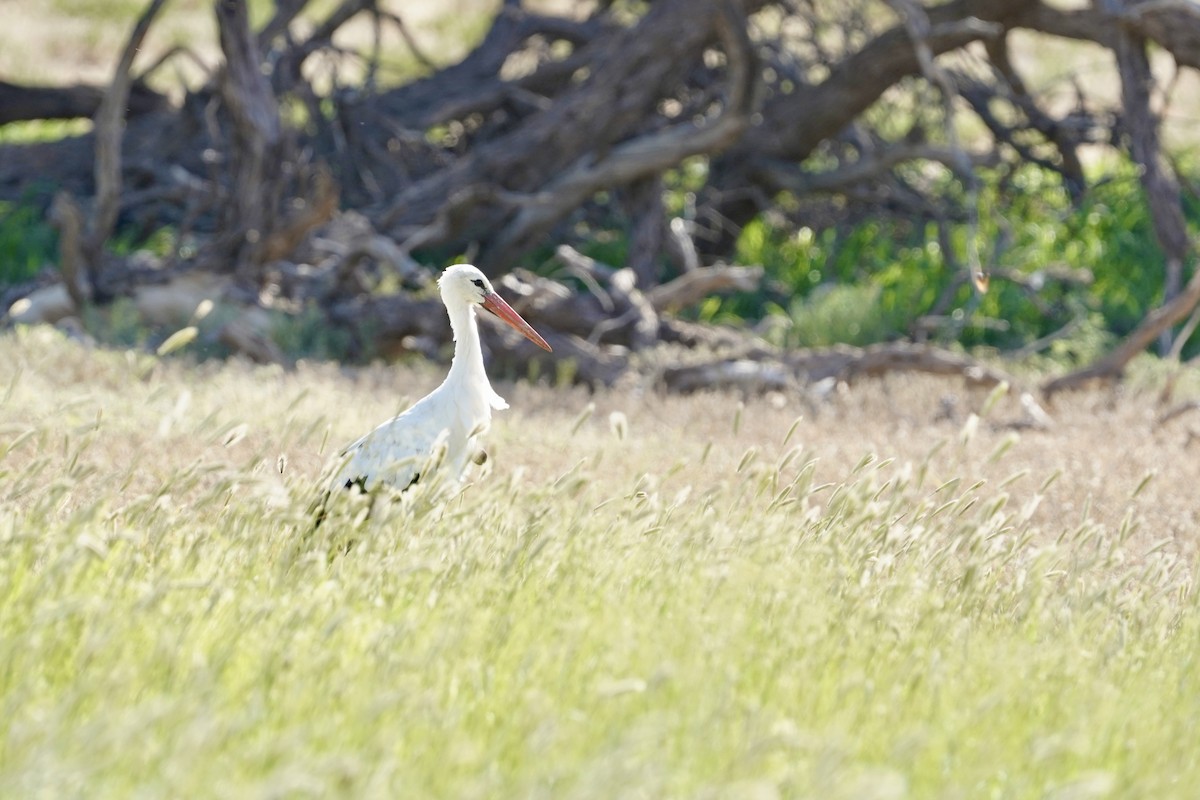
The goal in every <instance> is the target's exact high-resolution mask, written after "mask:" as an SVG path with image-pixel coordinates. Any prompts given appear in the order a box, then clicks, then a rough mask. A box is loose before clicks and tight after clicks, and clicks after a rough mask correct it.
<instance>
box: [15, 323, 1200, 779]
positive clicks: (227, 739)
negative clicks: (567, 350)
mask: <svg viewBox="0 0 1200 800" xmlns="http://www.w3.org/2000/svg"><path fill="white" fill-rule="evenodd" d="M439 377H440V371H438V370H436V369H432V368H427V367H421V368H417V369H407V368H383V367H377V368H372V369H367V370H362V371H344V370H341V369H339V368H336V367H334V366H330V365H303V366H301V367H300V368H298V369H297V370H295V371H293V372H286V371H283V370H280V369H275V368H263V367H251V366H247V365H244V364H239V363H228V364H217V363H210V364H204V365H200V366H191V365H188V364H187V363H186V362H185V361H182V360H171V361H167V362H161V361H159V360H157V359H155V358H154V357H151V356H147V355H144V354H125V353H116V352H110V351H90V350H86V349H83V348H81V347H79V346H78V345H76V344H74V343H71V342H68V341H65V340H63V339H62V338H61V337H59V336H58V335H57V334H56V333H54V332H52V331H47V330H34V331H23V332H18V333H17V334H16V335H8V336H6V337H4V338H3V339H0V391H3V390H4V389H5V387H6V389H7V391H4V392H3V394H0V453H2V454H3V456H2V458H0V470H2V471H3V476H4V482H3V484H2V485H3V490H2V491H0V663H3V664H5V669H4V670H0V709H2V710H3V716H4V718H5V719H6V720H7V721H8V722H9V730H8V733H7V734H5V735H3V736H0V795H11V796H31V795H36V794H41V795H44V796H72V795H82V794H86V795H87V796H89V797H105V796H129V795H131V794H139V795H152V796H157V795H170V796H212V795H215V796H223V797H228V796H278V795H280V794H287V795H292V794H317V795H321V796H329V795H346V796H366V795H371V796H396V795H397V794H407V795H412V794H416V795H420V796H456V797H485V796H545V797H563V796H568V797H605V796H612V795H613V794H614V792H616V793H629V794H641V795H645V796H656V797H665V796H679V797H684V796H686V797H697V796H704V797H709V796H729V797H734V796H737V797H741V796H748V795H754V796H762V797H777V796H798V797H805V796H821V797H862V796H871V797H880V798H899V797H906V796H913V797H962V796H989V797H1045V796H1050V795H1054V796H1070V797H1108V796H1129V797H1134V796H1155V797H1187V796H1190V792H1191V787H1192V786H1194V785H1195V782H1196V780H1197V779H1200V764H1198V763H1197V760H1196V758H1195V748H1194V746H1193V744H1192V743H1193V742H1194V739H1195V737H1194V734H1195V719H1197V713H1198V711H1200V709H1197V707H1196V705H1195V702H1196V701H1195V698H1196V697H1197V696H1200V695H1198V692H1200V683H1198V678H1200V675H1198V673H1197V670H1196V665H1195V659H1194V657H1193V655H1192V653H1193V650H1194V640H1195V638H1194V637H1195V634H1196V630H1197V624H1196V623H1197V615H1196V607H1195V602H1194V599H1192V595H1191V585H1192V569H1191V566H1192V564H1193V562H1194V560H1195V553H1196V538H1195V530H1196V527H1195V524H1194V519H1193V518H1194V513H1195V503H1194V486H1195V485H1196V477H1197V475H1196V472H1197V465H1196V460H1195V459H1194V457H1192V451H1191V447H1192V444H1191V437H1190V435H1189V433H1188V431H1189V428H1190V426H1192V425H1196V424H1200V420H1197V421H1192V420H1190V419H1189V418H1188V417H1186V416H1185V417H1182V418H1180V419H1179V420H1177V421H1175V422H1173V423H1171V425H1170V426H1168V427H1166V428H1164V429H1161V430H1160V429H1156V428H1155V427H1154V426H1153V424H1152V422H1153V419H1152V414H1151V412H1150V410H1149V408H1148V405H1147V398H1146V397H1145V396H1143V395H1141V394H1139V393H1137V392H1128V393H1125V394H1115V395H1114V394H1108V393H1096V394H1080V395H1075V396H1071V397H1065V398H1063V399H1062V400H1061V401H1060V403H1059V405H1058V406H1057V407H1056V408H1055V409H1053V411H1054V414H1055V417H1056V425H1055V427H1054V429H1053V430H1051V431H1045V432H1035V431H1026V432H1022V433H1016V432H1014V431H1012V430H1009V429H1007V428H1006V427H1005V423H1006V421H1007V420H1009V419H1015V418H1017V416H1018V413H1017V409H1016V406H1015V404H1014V403H1013V401H1011V400H1009V399H1004V398H1002V399H1000V400H999V401H998V402H996V403H995V404H994V405H993V407H992V408H991V409H990V410H987V411H986V413H984V410H985V406H986V405H987V396H986V395H983V394H973V393H969V392H965V391H963V390H961V389H960V387H958V386H957V385H956V384H954V383H952V382H948V381H944V380H935V379H925V378H895V379H891V380H888V381H886V382H873V383H864V384H862V385H859V386H856V387H854V388H853V389H851V390H849V391H848V392H846V393H839V394H835V395H834V396H833V397H832V398H830V399H829V400H828V401H826V402H823V403H820V404H816V405H810V404H808V403H800V402H799V401H796V400H786V399H780V398H775V399H770V398H767V399H754V400H750V401H747V402H746V403H745V404H744V405H742V404H741V403H740V401H739V400H738V398H736V397H733V396H729V395H708V396H700V397H692V398H677V397H660V396H657V395H655V394H653V393H648V392H639V391H637V390H636V389H634V388H631V389H629V390H627V391H619V392H616V391H614V392H608V393H604V394H601V395H598V396H591V395H589V394H587V393H585V392H583V391H581V390H552V389H549V388H546V387H534V386H528V385H520V386H501V387H500V388H501V391H502V393H503V394H505V395H506V396H507V397H508V399H509V401H510V402H511V403H512V405H513V410H512V411H509V412H506V413H504V414H502V415H501V416H500V417H499V418H498V420H497V424H496V425H495V427H494V429H493V432H492V435H491V447H490V450H491V455H492V458H491V459H490V460H489V462H488V465H487V474H485V475H484V476H482V478H481V479H480V480H479V481H478V483H477V484H476V485H474V486H471V487H469V488H468V489H467V490H466V491H465V492H464V493H463V494H462V495H461V496H459V497H457V498H455V499H454V500H452V501H451V502H448V503H445V504H440V505H436V506H428V505H425V504H421V503H410V504H402V505H399V506H395V507H393V508H391V509H390V511H387V510H385V511H384V512H383V513H380V514H377V515H376V516H375V517H373V518H371V519H370V520H366V521H365V522H364V521H363V520H361V519H360V520H353V519H350V518H334V519H333V520H332V521H331V522H330V523H328V524H326V525H324V526H322V528H321V530H320V532H319V533H318V535H315V536H306V535H305V533H304V532H305V530H306V525H307V519H306V517H305V512H304V507H305V505H306V504H307V500H308V499H309V498H311V496H312V491H313V482H314V480H315V478H316V476H317V475H318V474H319V471H320V469H321V466H322V464H323V462H324V459H325V454H327V453H328V452H329V451H330V450H331V448H332V447H333V446H335V445H336V444H340V443H342V442H345V441H347V440H349V439H350V438H352V437H354V436H356V435H357V434H359V433H361V432H362V431H363V430H365V429H367V428H369V427H370V426H371V425H373V424H374V423H375V422H377V421H378V420H380V419H381V418H383V417H385V416H387V415H388V414H390V413H393V412H394V411H395V410H397V409H399V408H401V407H402V406H403V405H404V403H405V402H406V399H411V398H413V397H416V396H418V395H420V394H422V393H423V392H424V391H426V390H427V389H428V388H430V387H431V386H432V385H433V384H434V383H435V382H436V381H437V380H438V379H439ZM947 395H953V396H955V397H956V398H957V403H956V405H957V408H958V409H959V411H958V412H957V413H958V414H959V416H958V418H956V419H947V418H944V415H943V414H942V409H944V408H945V407H946V405H947V404H946V403H944V402H943V399H944V397H946V396H947ZM973 412H978V413H980V414H981V415H982V418H978V419H975V421H972V417H971V416H970V415H971V414H972V413H973ZM797 419H799V421H798V422H797V421H796V420H797ZM785 440H786V441H785ZM323 451H324V452H323ZM1149 474H1153V475H1154V477H1153V479H1152V480H1150V481H1149V483H1146V482H1145V480H1144V479H1145V477H1146V476H1147V475H1149ZM347 537H349V538H353V539H354V540H355V541H356V545H355V546H354V548H353V549H351V550H350V551H349V553H344V554H343V553H341V552H340V549H341V547H342V546H343V545H344V543H345V541H346V539H347ZM1055 793H1058V794H1055Z"/></svg>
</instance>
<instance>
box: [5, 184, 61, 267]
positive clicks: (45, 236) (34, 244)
mask: <svg viewBox="0 0 1200 800" xmlns="http://www.w3.org/2000/svg"><path fill="white" fill-rule="evenodd" d="M57 257H58V234H57V233H56V232H55V230H54V228H52V227H51V226H50V224H49V223H47V222H46V221H45V220H43V219H42V217H41V214H40V213H39V212H38V211H37V210H36V209H35V208H34V207H33V206H31V205H25V204H21V203H7V202H3V201H0V286H10V285H12V284H15V283H20V282H22V281H25V280H28V279H30V278H32V277H33V276H34V275H36V274H37V273H38V272H40V271H41V269H42V268H43V267H45V266H46V265H47V264H52V263H54V262H55V261H56V260H57Z"/></svg>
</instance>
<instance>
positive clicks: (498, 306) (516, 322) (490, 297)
mask: <svg viewBox="0 0 1200 800" xmlns="http://www.w3.org/2000/svg"><path fill="white" fill-rule="evenodd" d="M483 307H484V308H486V309H487V310H488V311H490V312H492V313H493V314H495V315H496V316H497V317H499V318H500V319H502V320H504V321H505V322H507V323H508V324H509V325H511V326H513V327H514V328H516V329H517V330H519V331H520V332H521V333H522V334H524V336H525V338H526V339H528V340H529V341H531V342H533V343H534V344H536V345H537V346H538V347H540V348H542V349H543V350H545V351H546V352H553V351H552V350H551V349H550V345H548V344H546V340H545V339H543V338H542V337H541V334H539V333H538V332H537V331H535V330H534V329H533V326H532V325H530V324H529V323H528V322H526V321H525V320H523V319H521V315H520V314H518V313H517V312H516V311H513V309H512V306H510V305H509V304H508V303H506V302H504V298H503V297H501V296H500V295H498V294H496V293H495V292H488V293H487V294H485V295H484V296H483Z"/></svg>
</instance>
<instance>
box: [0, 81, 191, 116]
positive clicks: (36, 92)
mask: <svg viewBox="0 0 1200 800" xmlns="http://www.w3.org/2000/svg"><path fill="white" fill-rule="evenodd" d="M105 91H106V90H105V88H104V87H101V86H90V85H87V84H75V85H73V86H23V85H20V84H16V83H9V82H8V81H0V125H7V124H8V123H10V122H24V121H30V120H41V119H79V118H84V117H93V116H95V115H96V113H97V112H98V111H99V110H100V104H101V102H102V101H103V100H104V95H105ZM167 107H168V101H167V98H166V97H164V96H163V95H161V94H159V93H158V92H156V91H154V90H153V89H151V88H149V87H148V86H146V85H145V84H144V83H141V82H138V81H135V82H133V83H132V84H131V85H130V87H129V96H128V98H127V101H126V105H125V113H126V115H127V116H130V117H135V116H138V115H141V114H146V113H149V112H151V111H161V110H163V109H165V108H167Z"/></svg>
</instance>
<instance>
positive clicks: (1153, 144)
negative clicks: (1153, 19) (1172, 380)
mask: <svg viewBox="0 0 1200 800" xmlns="http://www.w3.org/2000/svg"><path fill="white" fill-rule="evenodd" d="M1096 2H1097V4H1098V6H1099V8H1100V10H1101V11H1103V12H1105V13H1106V14H1109V15H1112V16H1114V17H1117V16H1120V15H1121V14H1123V13H1124V12H1125V11H1126V8H1125V6H1126V3H1125V2H1124V0H1096ZM1114 27H1115V28H1116V34H1115V42H1114V52H1115V53H1116V56H1117V68H1118V70H1119V72H1120V74H1121V99H1122V105H1123V106H1124V109H1125V115H1124V118H1123V122H1124V125H1125V132H1126V133H1127V134H1128V136H1129V151H1130V153H1131V154H1132V155H1133V159H1134V161H1136V162H1137V163H1138V164H1139V165H1140V166H1141V181H1142V188H1143V189H1145V191H1146V199H1147V201H1148V202H1149V203H1150V219H1151V221H1152V223H1153V225H1154V236H1155V239H1157V240H1158V244H1159V246H1160V247H1161V248H1162V250H1163V256H1164V258H1165V259H1166V271H1165V275H1164V276H1163V303H1164V304H1166V303H1170V302H1171V301H1172V300H1173V299H1174V298H1175V297H1176V296H1177V295H1178V294H1179V290H1180V288H1181V287H1182V285H1183V264H1184V261H1185V260H1186V259H1187V256H1188V253H1189V251H1190V250H1191V243H1190V241H1189V240H1188V233H1187V222H1186V221H1185V220H1184V216H1183V206H1182V203H1181V202H1180V196H1179V183H1178V181H1176V179H1175V174H1174V172H1173V171H1172V170H1171V167H1170V165H1169V164H1167V163H1166V162H1165V161H1164V160H1163V157H1162V151H1161V143H1160V139H1159V133H1158V119H1157V118H1156V117H1155V115H1154V111H1153V109H1151V107H1150V90H1151V87H1153V86H1154V75H1153V73H1152V72H1151V71H1150V58H1149V56H1148V55H1147V53H1146V39H1145V37H1143V36H1141V35H1140V34H1137V33H1134V32H1132V31H1130V30H1128V29H1127V28H1125V27H1124V26H1122V25H1120V24H1117V25H1115V26H1114ZM1189 310H1190V309H1189ZM1185 313H1186V312H1185ZM1159 350H1160V352H1161V353H1163V354H1165V353H1168V352H1170V350H1171V333H1170V330H1169V329H1164V330H1163V331H1161V333H1160V334H1159Z"/></svg>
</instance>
